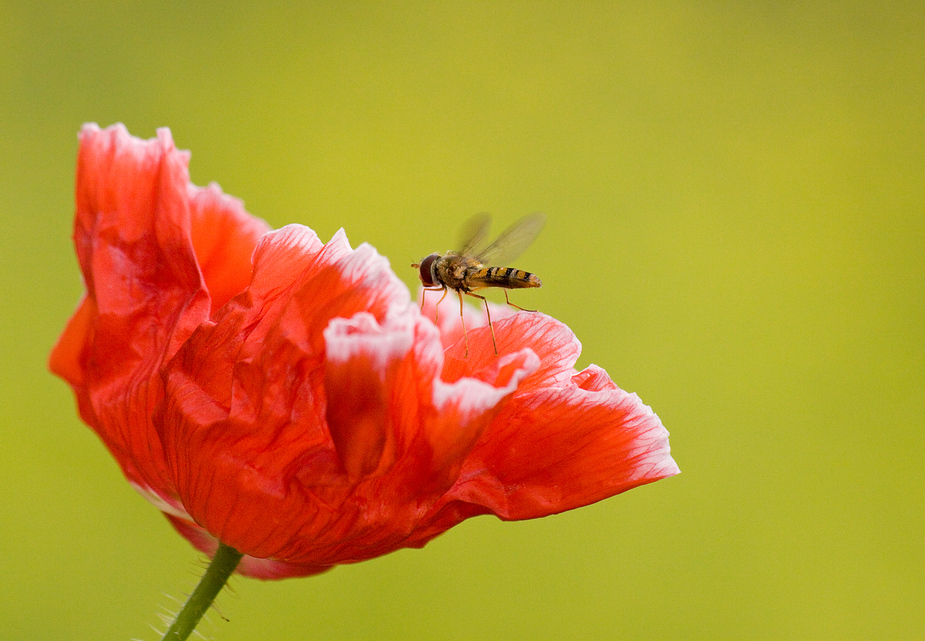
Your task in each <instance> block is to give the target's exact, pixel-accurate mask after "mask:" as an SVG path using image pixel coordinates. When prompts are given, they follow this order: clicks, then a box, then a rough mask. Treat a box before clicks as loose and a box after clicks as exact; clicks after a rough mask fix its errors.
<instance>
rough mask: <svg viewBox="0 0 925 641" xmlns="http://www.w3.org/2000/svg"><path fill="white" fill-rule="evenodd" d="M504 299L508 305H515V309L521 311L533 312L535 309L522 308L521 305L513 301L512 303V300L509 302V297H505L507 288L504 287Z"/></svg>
mask: <svg viewBox="0 0 925 641" xmlns="http://www.w3.org/2000/svg"><path fill="white" fill-rule="evenodd" d="M504 300H506V301H507V304H508V305H510V306H511V307H516V308H517V309H519V310H520V311H522V312H535V311H536V310H535V309H524V308H523V307H521V306H520V305H515V304H514V303H512V302H511V299H510V298H508V297H507V290H506V289H505V290H504Z"/></svg>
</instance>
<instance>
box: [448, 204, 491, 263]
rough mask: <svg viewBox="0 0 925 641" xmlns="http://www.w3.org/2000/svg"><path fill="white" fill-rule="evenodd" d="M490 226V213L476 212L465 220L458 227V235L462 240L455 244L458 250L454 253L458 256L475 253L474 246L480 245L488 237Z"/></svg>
mask: <svg viewBox="0 0 925 641" xmlns="http://www.w3.org/2000/svg"><path fill="white" fill-rule="evenodd" d="M490 226H491V214H488V213H485V212H482V213H480V214H476V215H475V216H473V217H472V218H470V219H469V220H467V221H466V222H465V223H463V226H462V229H460V234H459V236H460V240H461V241H462V242H460V243H459V245H457V247H459V251H458V252H454V253H457V254H459V255H460V256H472V255H473V254H474V253H475V248H476V247H481V246H482V245H483V244H484V243H485V239H486V238H488V228H489V227H490Z"/></svg>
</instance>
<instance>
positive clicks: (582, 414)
mask: <svg viewBox="0 0 925 641" xmlns="http://www.w3.org/2000/svg"><path fill="white" fill-rule="evenodd" d="M604 381H606V382H607V383H608V384H607V385H601V383H603V382H604ZM589 383H590V384H589ZM679 471H680V470H679V469H678V467H677V464H676V463H675V462H674V460H673V459H672V458H671V454H670V447H669V445H668V431H667V430H666V429H665V428H664V427H663V426H662V423H661V421H660V420H659V418H658V416H656V415H655V414H654V413H653V412H652V410H651V409H650V408H649V407H648V406H646V405H644V404H643V403H642V402H641V401H640V400H639V397H638V396H636V395H635V394H630V393H627V392H624V391H623V390H621V389H619V388H617V387H616V386H615V385H613V384H612V382H610V379H609V377H607V375H606V373H605V372H604V371H603V370H601V369H599V368H597V367H595V366H591V367H590V368H589V369H588V370H586V371H585V372H583V373H581V374H577V375H576V376H575V377H574V378H573V384H572V385H569V386H566V387H564V388H560V389H555V388H550V389H545V390H537V391H533V392H529V393H526V394H523V395H518V396H516V397H515V399H514V400H513V401H512V402H511V403H509V404H508V405H507V406H506V407H505V408H504V410H503V411H502V412H501V413H500V415H499V416H498V418H497V419H496V420H495V421H494V423H493V424H492V427H491V429H490V430H489V431H487V432H486V433H485V435H484V436H483V440H482V442H481V443H480V444H479V445H478V446H477V447H476V449H475V450H474V451H473V453H472V454H471V455H470V457H469V459H468V460H467V461H466V465H465V468H464V469H463V472H462V474H461V475H460V482H459V484H457V486H456V487H455V488H454V489H453V490H452V491H451V492H449V493H448V495H447V500H448V501H452V500H460V501H465V502H467V503H472V504H475V505H480V506H484V507H485V508H487V509H488V510H489V511H490V512H492V513H494V514H496V515H497V516H499V517H500V518H502V519H511V520H513V519H529V518H537V517H541V516H546V515H549V514H555V513H558V512H562V511H565V510H570V509H573V508H576V507H580V506H583V505H588V504H590V503H594V502H596V501H600V500H601V499H605V498H608V497H610V496H613V495H615V494H619V493H620V492H625V491H626V490H629V489H631V488H634V487H637V486H639V485H643V484H645V483H651V482H653V481H657V480H659V479H662V478H665V477H668V476H672V475H674V474H677V473H679Z"/></svg>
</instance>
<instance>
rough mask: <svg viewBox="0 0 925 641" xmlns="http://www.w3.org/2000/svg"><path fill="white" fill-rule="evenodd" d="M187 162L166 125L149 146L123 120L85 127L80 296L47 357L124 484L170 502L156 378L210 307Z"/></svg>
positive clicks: (80, 174) (80, 170) (77, 236)
mask: <svg viewBox="0 0 925 641" xmlns="http://www.w3.org/2000/svg"><path fill="white" fill-rule="evenodd" d="M188 159H189V155H188V154H187V153H185V152H180V151H177V149H176V148H175V147H174V145H173V141H172V140H171V138H170V132H169V131H167V130H160V131H159V132H158V138H157V139H156V140H152V141H142V140H139V139H137V138H133V137H131V136H130V135H129V134H128V132H127V131H126V130H125V128H124V127H123V126H121V125H117V126H114V127H111V128H109V129H106V130H103V131H101V130H100V129H99V128H98V127H96V126H95V125H87V126H85V127H84V129H83V130H82V131H81V134H80V150H79V155H78V164H77V190H76V191H77V195H76V200H77V210H76V219H75V224H74V242H75V245H76V248H77V256H78V259H79V261H80V266H81V270H82V271H83V275H84V281H85V283H86V287H87V293H86V297H85V299H84V301H83V302H82V304H81V307H80V309H79V310H78V312H77V313H76V314H75V316H74V318H73V319H72V321H71V323H70V324H69V325H68V327H67V329H66V330H65V332H64V334H63V335H62V337H61V339H60V340H59V343H58V344H57V345H56V347H55V349H54V351H53V352H52V355H51V360H50V366H51V369H52V371H53V372H55V373H58V374H59V375H61V376H62V377H64V378H65V379H66V380H67V381H68V382H69V383H71V385H72V387H73V388H74V391H75V394H76V395H77V398H78V404H79V406H80V408H81V416H82V417H83V419H84V420H85V421H86V422H87V423H88V424H89V425H90V426H91V427H93V429H94V430H95V431H96V432H97V433H98V434H99V435H100V438H102V440H103V442H104V443H105V444H106V446H107V447H108V448H109V450H110V451H111V452H112V453H113V455H114V456H115V458H116V460H117V461H118V462H119V464H120V466H121V467H122V470H123V472H124V473H125V475H126V477H127V478H128V479H129V480H131V481H132V482H133V483H135V484H136V485H138V486H141V487H147V488H150V489H151V490H153V491H154V493H156V494H158V495H161V496H162V497H163V498H165V499H166V498H172V496H173V488H172V487H171V485H170V483H169V476H168V475H167V474H166V470H165V467H164V457H163V453H162V449H161V443H160V440H159V439H158V438H157V434H156V433H155V431H154V429H153V427H152V425H151V422H150V416H151V413H152V411H153V408H154V406H155V405H156V404H157V402H158V401H159V400H160V398H161V395H162V388H161V384H160V378H159V377H158V375H157V371H158V368H159V367H160V365H161V363H162V362H163V360H164V359H165V358H169V356H170V355H171V354H172V352H173V351H174V350H175V349H176V348H177V347H178V346H179V345H180V344H181V343H182V342H183V340H185V338H186V337H187V336H188V335H189V334H190V333H191V332H192V330H193V328H194V327H195V326H196V325H198V323H199V322H201V321H202V320H203V319H204V318H205V316H206V315H207V314H208V309H209V308H208V305H209V301H208V293H207V292H206V291H205V289H204V287H203V285H202V282H201V279H200V274H199V268H198V266H197V262H196V256H195V253H194V251H193V248H192V245H191V243H190V241H189V238H190V215H189V207H188V201H187V186H188V182H189V180H188V173H187V169H186V165H187V161H188Z"/></svg>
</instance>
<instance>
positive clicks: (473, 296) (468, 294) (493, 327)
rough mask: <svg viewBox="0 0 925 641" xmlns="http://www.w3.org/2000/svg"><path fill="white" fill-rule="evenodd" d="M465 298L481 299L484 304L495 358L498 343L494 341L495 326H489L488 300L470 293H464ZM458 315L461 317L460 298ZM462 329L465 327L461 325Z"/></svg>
mask: <svg viewBox="0 0 925 641" xmlns="http://www.w3.org/2000/svg"><path fill="white" fill-rule="evenodd" d="M505 293H507V292H505ZM466 296H472V298H481V299H482V302H483V303H485V314H486V315H487V316H488V329H489V330H491V344H492V345H493V346H494V348H495V356H497V355H498V343H497V341H495V326H494V325H492V324H491V312H490V311H488V300H487V299H486V298H485V297H484V296H479V295H478V294H473V293H472V292H466ZM459 313H460V315H462V296H460V297H459ZM463 329H465V325H463ZM467 341H468V339H467ZM467 354H468V350H467Z"/></svg>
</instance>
